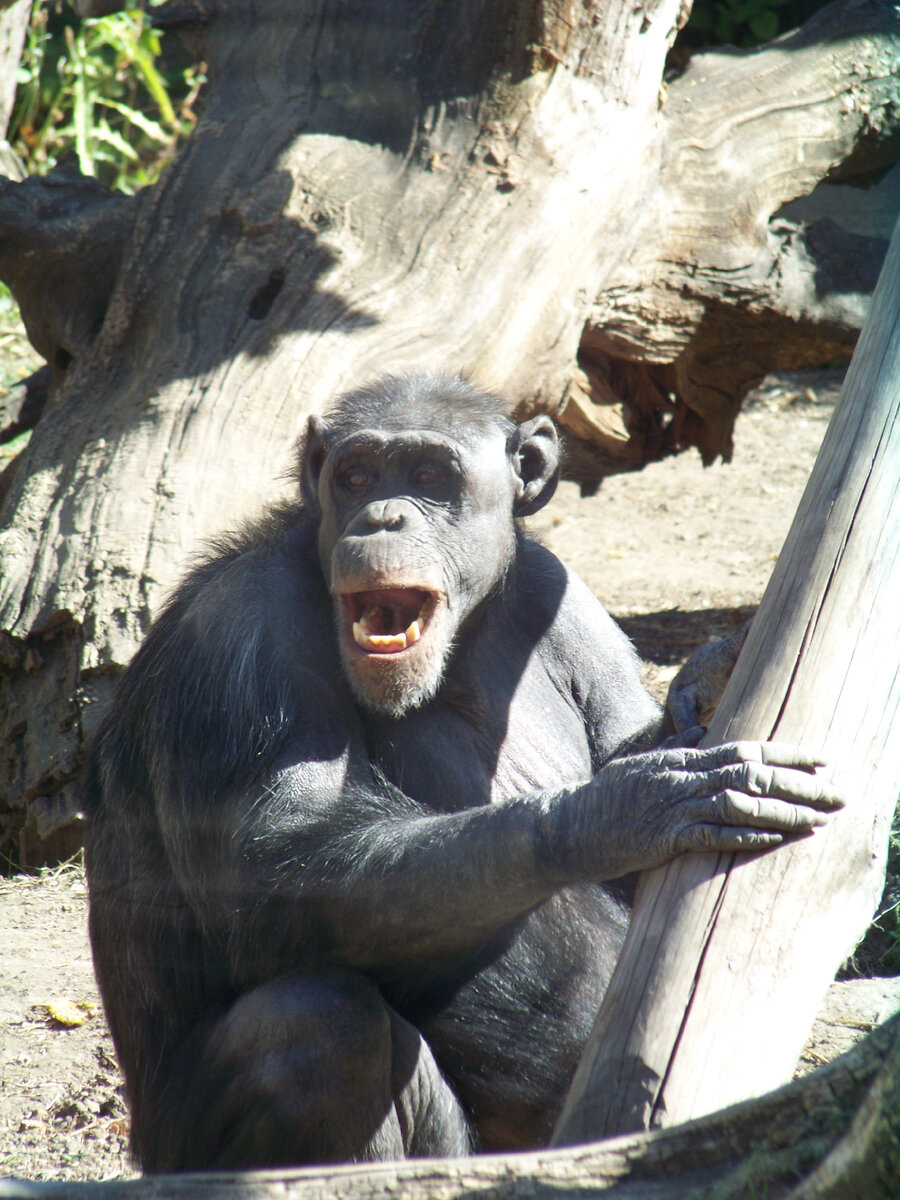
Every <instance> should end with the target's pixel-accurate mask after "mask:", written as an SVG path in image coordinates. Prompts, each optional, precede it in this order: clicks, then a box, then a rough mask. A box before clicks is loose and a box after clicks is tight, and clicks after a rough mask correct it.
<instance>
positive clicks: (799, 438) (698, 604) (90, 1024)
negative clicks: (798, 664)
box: [0, 376, 898, 1179]
mask: <svg viewBox="0 0 900 1200" xmlns="http://www.w3.org/2000/svg"><path fill="white" fill-rule="evenodd" d="M836 392H837V381H836V379H835V377H833V376H807V377H805V378H800V379H798V378H796V377H794V378H792V379H788V378H785V379H771V380H769V381H768V382H767V386H766V387H765V388H764V389H763V390H761V392H760V393H758V394H757V395H756V397H755V398H754V399H753V400H752V402H750V403H748V405H747V406H746V409H745V412H744V414H743V415H742V416H741V418H740V421H739V423H738V428H737V436H736V451H735V457H734V462H733V463H732V464H731V465H728V466H726V465H722V464H719V465H717V466H714V467H712V468H710V469H708V470H704V469H703V467H702V466H701V464H700V461H699V459H698V458H697V457H696V456H695V455H694V454H693V453H690V454H687V455H683V456H682V457H680V458H678V459H673V460H670V461H668V462H664V463H659V464H656V465H654V466H652V467H649V468H647V469H646V470H645V471H644V472H642V473H641V474H640V475H636V476H623V477H621V478H615V479H611V480H608V481H607V482H606V483H605V484H604V486H603V487H602V488H601V490H600V492H599V493H598V495H597V496H595V497H593V498H591V499H590V500H582V499H581V498H580V496H579V495H578V490H577V488H576V487H575V486H574V485H570V484H563V485H562V487H561V488H560V492H559V494H558V496H557V498H556V499H555V500H554V502H553V504H552V505H551V507H550V508H549V509H548V510H546V512H544V513H542V514H540V516H539V518H537V519H535V528H536V529H538V530H539V531H540V533H541V536H542V537H544V539H545V540H546V542H547V543H548V544H549V545H550V546H551V547H552V549H553V550H555V551H556V552H557V553H558V554H559V555H560V556H561V557H563V558H565V559H566V560H567V561H568V562H569V563H570V564H572V565H573V566H574V567H575V569H576V570H577V571H578V572H579V573H580V574H581V575H582V576H583V577H584V578H585V579H586V580H587V581H588V583H589V584H590V586H591V587H592V588H593V589H594V590H595V591H596V592H597V594H598V595H599V596H600V597H601V599H602V600H603V601H604V603H605V604H606V606H607V607H608V608H609V610H610V611H611V612H612V613H613V614H614V615H615V616H617V617H618V618H620V619H621V621H622V624H623V625H624V626H625V627H626V629H627V631H628V632H629V634H630V635H631V636H632V637H633V638H634V639H635V641H636V643H637V644H638V648H639V649H640V651H641V653H642V655H643V656H644V658H645V659H646V660H647V662H648V669H647V680H648V685H649V686H651V687H652V688H653V689H654V690H655V691H657V692H658V693H663V694H664V691H665V686H666V684H667V682H668V680H669V679H670V678H671V677H672V675H673V674H674V672H675V670H676V669H677V664H678V663H679V662H680V661H681V660H682V659H683V658H684V657H685V656H686V654H687V653H688V652H689V651H690V650H691V649H693V648H694V647H695V646H696V645H698V644H700V643H701V642H702V641H704V640H705V639H706V638H707V637H709V636H712V635H719V636H721V635H722V634H725V633H729V632H731V631H733V630H734V629H735V628H737V627H738V626H739V625H740V623H741V622H742V621H743V620H744V619H745V618H746V617H747V616H748V615H749V614H750V613H751V612H752V610H753V608H754V606H755V605H756V604H757V603H758V601H759V598H760V596H761V594H762V591H763V589H764V587H765V584H766V581H767V579H768V576H769V574H770V571H771V568H772V564H773V562H774V560H775V558H776V556H777V554H778V551H779V549H780V547H781V543H782V541H783V539H784V535H785V533H786V532H787V528H788V525H789V523H790V520H791V518H792V516H793V513H794V510H795V508H796V505H797V502H798V500H799V497H800V494H801V491H802V489H803V486H804V483H805V481H806V478H807V475H808V473H809V470H810V467H811V465H812V462H813V459H814V458H815V455H816V452H817V450H818V447H819V443H820V441H821V439H822V436H823V434H824V431H825V427H826V424H827V422H828V418H829V416H830V413H831V407H832V405H833V402H834V399H835V397H836ZM85 900H86V896H85V887H84V877H83V874H82V873H81V871H80V870H79V869H78V868H72V869H69V870H63V871H59V872H56V873H52V874H51V873H48V874H46V875H45V876H44V877H43V878H40V879H34V878H32V879H12V880H5V881H0V978H2V989H0V1042H2V1062H3V1075H2V1081H0V1175H2V1174H9V1175H18V1176H23V1177H28V1178H34V1179H80V1178H109V1177H113V1176H119V1175H125V1174H128V1173H130V1171H131V1168H130V1165H129V1162H128V1158H127V1152H126V1134H127V1114H126V1110H125V1106H124V1103H123V1101H122V1095H121V1081H120V1078H119V1075H118V1071H117V1068H116V1064H115V1060H114V1057H113V1051H112V1045H111V1041H110V1038H109V1035H108V1033H107V1031H106V1028H105V1026H104V1022H103V1017H102V1014H101V1012H100V1008H99V997H98V995H97V990H96V985H95V983H94V979H93V974H92V970H91V963H90V952H89V948H88V943H87V934H86V907H85ZM895 992H896V989H894V991H891V989H890V988H887V990H886V989H885V987H882V986H881V985H879V986H878V987H876V989H875V993H873V995H874V999H873V1000H872V1002H871V1011H872V1014H873V1015H872V1017H871V1020H876V1019H883V1016H884V1015H885V1014H886V1012H887V1011H888V1010H889V1008H890V1006H891V1005H892V1004H893V1003H894V1001H895V1000H897V999H898V997H897V996H896V995H895ZM79 1006H81V1007H79ZM854 1020H856V1018H854ZM867 1020H868V1018H867ZM837 1024H838V1025H841V1019H840V1017H838V1018H837ZM856 1024H857V1025H858V1024H859V1021H858V1020H856ZM863 1024H865V1022H863ZM847 1028H849V1026H847V1025H846V1023H845V1024H844V1026H843V1030H844V1034H845V1035H846V1030H847ZM856 1033H857V1034H858V1033H859V1030H858V1029H857V1030H856ZM821 1036H824V1041H822V1040H821V1037H820V1041H818V1042H817V1043H816V1045H815V1049H814V1051H813V1054H814V1057H813V1058H812V1059H810V1060H809V1061H810V1063H814V1062H816V1061H820V1060H822V1059H823V1058H825V1057H828V1056H829V1053H830V1051H829V1044H830V1043H829V1041H828V1036H827V1033H826V1034H825V1035H821Z"/></svg>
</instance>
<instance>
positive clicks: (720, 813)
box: [696, 788, 828, 833]
mask: <svg viewBox="0 0 900 1200" xmlns="http://www.w3.org/2000/svg"><path fill="white" fill-rule="evenodd" d="M696 804H697V813H698V820H699V819H702V821H703V822H704V823H706V822H709V823H712V824H716V825H731V826H735V827H737V828H746V827H752V828H754V829H773V830H778V831H780V832H783V833H810V832H811V831H812V830H813V829H817V828H818V827H819V826H820V825H824V824H825V823H826V822H827V821H828V816H827V814H826V813H824V812H821V811H820V810H819V809H817V808H811V807H809V806H808V805H805V804H798V803H792V802H791V801H789V800H778V799H776V798H775V797H773V796H753V795H748V794H747V793H746V792H738V791H735V790H734V789H733V788H726V789H725V790H724V791H722V792H719V793H717V794H716V795H715V796H711V797H708V798H706V799H705V800H702V801H698V802H696ZM701 814H702V817H701Z"/></svg>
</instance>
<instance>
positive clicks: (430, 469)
mask: <svg viewBox="0 0 900 1200" xmlns="http://www.w3.org/2000/svg"><path fill="white" fill-rule="evenodd" d="M444 475H445V472H444V469H443V467H442V466H441V464H440V463H436V462H430V461H429V462H423V463H419V465H418V466H417V467H416V469H415V470H414V471H413V473H412V481H413V483H414V484H415V485H416V487H423V488H427V487H434V485H435V484H436V483H440V482H441V480H442V479H443V478H444Z"/></svg>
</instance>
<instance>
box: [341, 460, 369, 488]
mask: <svg viewBox="0 0 900 1200" xmlns="http://www.w3.org/2000/svg"><path fill="white" fill-rule="evenodd" d="M374 478H375V476H374V473H373V472H372V471H371V470H370V469H369V468H368V467H364V466H362V465H361V464H360V463H355V464H354V465H353V466H349V467H347V468H346V470H344V471H341V473H340V476H339V482H340V485H341V487H344V488H346V489H347V490H348V491H351V492H361V491H362V490H363V489H364V488H367V487H369V485H370V484H371V483H372V481H373V480H374Z"/></svg>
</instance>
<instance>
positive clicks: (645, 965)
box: [556, 223, 900, 1144]
mask: <svg viewBox="0 0 900 1200" xmlns="http://www.w3.org/2000/svg"><path fill="white" fill-rule="evenodd" d="M898 614H900V223H898V226H897V229H896V231H895V233H894V237H893V240H892V243H891V248H890V251H889V254H888V258H887V261H886V263H885V267H884V271H883V273H882V276H881V279H880V281H879V284H878V288H877V290H876V293H875V297H874V302H873V309H872V314H871V316H870V318H869V321H868V323H867V325H866V328H865V330H864V333H863V336H862V338H861V341H860V344H859V347H858V349H857V352H856V355H855V356H854V359H853V363H852V364H851V368H850V371H849V373H848V376H847V379H846V381H845V384H844V390H843V392H842V396H841V399H840V401H839V403H838V406H837V407H836V409H835V413H834V416H833V418H832V421H831V424H830V426H829V430H828V433H827V434H826V437H825V441H824V443H823V445H822V449H821V451H820V454H819V457H818V460H817V462H816V464H815V467H814V469H813V472H812V474H811V477H810V480H809V483H808V485H807V488H806V491H805V493H804V497H803V500H802V502H801V505H800V508H799V510H798V513H797V516H796V518H795V521H794V524H793V526H792V528H791V531H790V533H789V535H788V538H787V540H786V542H785V546H784V549H783V551H782V554H781V556H780V558H779V560H778V563H777V565H776V568H775V572H774V575H773V577H772V580H771V583H770V585H769V587H768V589H767V591H766V594H765V596H764V598H763V602H762V604H761V606H760V609H759V611H758V613H757V616H756V619H755V621H754V624H753V627H752V630H751V633H750V635H749V637H748V640H747V643H746V645H745V648H744V651H743V652H742V654H741V657H740V660H739V662H738V665H737V667H736V669H735V672H734V675H733V676H732V679H731V681H730V683H729V686H728V688H727V690H726V692H725V695H724V696H723V699H722V703H721V705H720V708H719V710H718V712H717V713H716V716H715V718H714V720H713V722H712V725H711V727H710V730H709V734H708V737H707V742H708V743H710V744H715V743H718V742H722V741H731V740H733V739H735V738H758V739H776V740H779V741H787V742H799V743H804V744H807V745H813V746H821V747H822V748H823V749H824V751H825V753H826V755H827V757H828V758H829V760H830V761H831V762H832V763H833V764H834V774H835V776H836V777H837V778H839V779H840V781H841V782H842V784H843V785H844V786H845V787H846V789H847V791H848V793H849V794H850V796H851V797H852V803H851V804H850V805H849V807H848V808H847V810H845V812H843V813H842V814H841V815H840V816H838V817H837V818H835V819H834V820H833V821H832V822H831V823H830V825H829V826H828V827H827V828H826V829H825V830H824V831H817V833H816V834H815V836H813V837H812V838H807V839H804V840H801V841H798V842H795V843H793V844H786V845H784V846H782V847H779V848H778V849H777V850H775V851H772V852H770V853H768V854H764V855H761V856H744V855H723V856H719V858H718V859H716V858H712V857H703V856H698V855H693V856H686V857H683V858H680V859H678V860H676V861H675V862H673V863H671V864H669V865H668V866H667V867H666V868H663V869H659V870H656V871H653V872H649V873H648V874H646V875H645V876H644V877H643V878H642V880H641V884H640V887H639V892H638V898H637V904H636V909H635V914H634V918H633V921H632V925H631V930H630V932H629V935H628V940H627V942H626V945H625V949H624V951H623V953H622V956H621V958H620V960H619V964H618V966H617V969H616V972H615V975H614V977H613V980H612V983H611V985H610V988H609V991H608V993H607V997H606V1000H605V1002H604V1004H603V1007H602V1009H601V1012H600V1015H599V1017H598V1020H597V1024H596V1026H595V1029H594V1032H593V1034H592V1036H591V1040H590V1043H589V1046H588V1049H587V1050H586V1052H585V1056H584V1059H583V1060H582V1063H581V1065H580V1067H579V1070H578V1072H577V1074H576V1077H575V1081H574V1083H573V1087H572V1091H571V1093H570V1096H569V1100H568V1101H567V1104H566V1108H565V1110H564V1112H563V1114H562V1116H561V1118H560V1123H559V1126H558V1129H557V1133H556V1142H557V1144H566V1143H572V1142H578V1141H584V1140H588V1139H590V1138H592V1137H600V1136H604V1135H606V1136H610V1135H612V1134H615V1133H621V1132H624V1131H626V1130H629V1129H636V1128H642V1127H647V1126H651V1125H658V1124H663V1123H666V1122H677V1121H684V1120H687V1119H689V1118H691V1117H694V1116H697V1115H699V1114H702V1113H705V1112H709V1111H711V1110H712V1109H715V1108H718V1107H720V1106H721V1105H723V1104H728V1103H731V1102H733V1101H735V1100H738V1099H742V1098H743V1097H746V1096H753V1095H758V1094H760V1093H761V1092H762V1091H765V1090H766V1089H767V1088H770V1087H772V1086H774V1085H775V1084H777V1083H778V1082H780V1081H782V1080H784V1079H786V1078H789V1076H790V1073H791V1071H792V1070H793V1067H794V1064H795V1063H796V1061H797V1057H798V1055H799V1053H800V1051H801V1049H802V1047H803V1043H804V1040H805V1037H806V1035H807V1033H808V1031H809V1028H810V1025H811V1023H812V1020H813V1017H814V1016H815V1013H816V1011H817V1008H818V1005H819V1003H820V1001H821V998H822V996H823V994H824V992H825V989H826V987H827V986H828V983H829V982H830V980H831V979H832V978H833V976H834V973H835V971H836V969H837V967H838V966H839V965H840V963H841V961H842V960H843V959H844V957H845V956H846V955H847V954H848V953H849V951H850V950H851V949H852V948H853V946H854V945H855V943H856V941H857V940H858V939H859V938H860V937H861V936H862V933H863V932H864V930H865V929H866V927H867V925H868V923H869V921H870V920H871V916H872V912H873V910H874V906H875V904H876V902H877V899H878V896H879V894H880V890H881V885H882V883H883V877H884V862H885V852H886V841H887V834H888V829H889V826H890V819H891V815H892V813H893V809H894V805H895V803H896V799H897V795H898V791H900V672H898V669H897V664H898V662H900V623H898Z"/></svg>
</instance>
